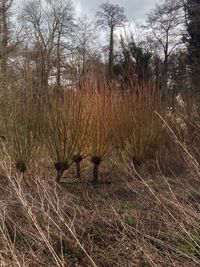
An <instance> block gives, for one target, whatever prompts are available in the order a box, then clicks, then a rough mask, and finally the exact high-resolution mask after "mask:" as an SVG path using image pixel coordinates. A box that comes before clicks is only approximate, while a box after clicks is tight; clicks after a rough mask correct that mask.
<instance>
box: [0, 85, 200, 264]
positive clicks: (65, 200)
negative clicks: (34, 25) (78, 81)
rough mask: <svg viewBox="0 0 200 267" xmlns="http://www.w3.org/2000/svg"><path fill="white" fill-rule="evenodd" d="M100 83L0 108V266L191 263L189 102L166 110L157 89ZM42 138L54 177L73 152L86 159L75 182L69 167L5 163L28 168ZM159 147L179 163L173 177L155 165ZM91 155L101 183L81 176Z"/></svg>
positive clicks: (194, 183) (196, 232) (194, 244)
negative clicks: (0, 135)
mask: <svg viewBox="0 0 200 267" xmlns="http://www.w3.org/2000/svg"><path fill="white" fill-rule="evenodd" d="M90 86H91V87H90ZM104 86H105V84H104V85H102V84H101V85H100V86H97V84H95V83H92V84H89V86H88V89H90V92H89V93H88V92H87V93H86V92H85V91H84V90H83V92H81V93H79V92H71V91H69V92H67V93H66V95H64V96H63V97H56V98H55V97H52V96H50V97H49V99H48V101H46V100H45V101H44V100H43V99H42V101H41V103H40V105H39V103H38V102H34V101H33V99H34V98H28V99H27V98H26V101H27V102H26V101H24V98H23V99H22V98H16V99H19V101H14V102H13V101H11V102H10V104H11V105H10V104H8V106H6V105H5V106H4V108H5V111H6V112H8V111H9V110H10V111H11V112H10V113H6V112H5V113H4V114H2V115H4V116H2V118H3V119H2V120H1V121H2V122H3V124H2V125H3V126H4V128H3V129H4V131H5V136H6V141H5V140H4V141H3V140H2V141H1V144H2V147H3V148H4V150H3V152H4V153H3V155H2V156H3V157H1V160H0V164H1V176H0V177H1V185H0V263H1V266H10V267H14V266H20V267H21V266H24V267H31V266H33V267H37V266H52V267H54V266H55V267H58V266H59V267H60V266H62V267H64V266H80V267H84V266H85V267H86V266H87V267H88V266H93V267H94V266H95V267H96V266H103V267H104V266H105V267H111V266H123V267H124V266H127V267H133V266H135V267H144V266H145V267H148V266H154V267H155V266H158V267H166V266H170V267H174V266H175V267H180V266H181V267H188V266H191V267H193V266H200V237H199V236H200V216H199V204H200V194H199V190H200V182H199V178H200V172H199V159H198V155H199V154H198V144H199V143H198V141H199V134H198V133H199V113H198V110H197V109H192V114H193V116H192V117H190V116H189V113H188V110H187V109H186V108H184V109H176V112H175V113H173V116H171V117H167V118H166V117H165V112H164V110H165V105H164V104H163V102H162V101H161V95H160V93H158V92H154V91H149V90H148V88H143V89H141V91H140V92H139V93H138V92H135V93H131V94H127V95H126V94H124V95H121V94H120V93H119V92H118V91H117V90H116V88H115V87H114V90H113V91H112V90H111V91H109V92H107V93H106V92H105V87H104ZM110 87H111V86H109V88H110ZM16 99H15V100H16ZM22 100H23V101H22ZM43 101H44V102H43ZM22 102H23V104H24V105H21V103H22ZM33 103H34V105H33ZM41 104H42V105H41ZM25 110H26V111H27V112H25ZM38 110H39V113H40V117H39V119H38V116H36V115H37V112H38ZM5 114H7V115H6V116H5ZM4 117H5V118H4ZM36 118H37V119H36ZM174 118H175V119H177V118H181V120H183V121H184V124H185V127H186V128H182V125H178V124H175V123H174V122H175V119H174ZM190 118H191V119H190ZM6 122H8V123H7V124H6ZM185 129H186V130H187V131H185ZM166 132H167V133H168V135H167V136H166V134H165V133H166ZM191 133H192V136H193V137H194V138H190V137H191V136H190V134H191ZM38 137H39V138H38ZM169 140H170V145H168V144H166V143H167V142H168V143H169ZM163 143H165V144H164V145H163ZM43 145H44V150H43V151H42V154H41V155H40V157H41V158H42V160H46V161H47V162H48V164H51V165H52V162H53V163H54V167H55V168H56V170H57V181H60V179H61V177H62V175H63V172H64V171H65V170H66V169H68V168H69V167H71V165H73V163H74V162H75V163H77V162H76V157H77V158H78V157H80V159H81V160H82V159H83V158H86V157H87V158H86V159H84V162H83V167H84V168H82V172H81V182H80V180H76V179H75V175H74V172H73V169H72V168H69V171H68V174H67V179H66V180H65V179H64V177H63V180H62V182H61V181H60V183H56V181H55V179H53V174H52V172H51V169H47V168H46V169H43V168H42V167H41V168H33V169H30V170H29V172H25V173H24V175H23V177H24V178H25V179H22V176H21V174H19V173H16V172H13V163H14V164H15V165H16V163H17V162H21V161H22V162H24V164H25V166H26V168H27V167H28V166H29V165H30V164H31V162H32V160H35V159H37V157H36V154H37V153H36V152H37V151H38V149H39V148H40V149H41V148H42V147H43ZM167 147H168V151H169V153H168V157H169V158H170V160H173V161H174V163H173V164H174V165H177V164H178V163H179V160H180V159H181V164H184V171H183V170H182V172H180V173H179V175H175V172H173V171H171V173H170V175H168V176H167V175H165V173H163V172H162V170H163V168H162V167H161V165H162V164H168V162H167V161H165V160H166V159H165V155H164V152H165V151H166V148H167ZM172 147H173V149H174V150H172V149H171V148H172ZM163 149H164V150H163ZM116 150H117V153H116ZM47 156H48V159H46V157H47ZM81 160H80V161H79V163H80V162H81ZM91 161H92V163H93V164H94V169H93V182H97V181H98V178H99V176H98V174H99V172H98V171H99V170H98V167H99V165H100V164H101V169H100V175H101V180H102V181H110V183H109V184H108V183H107V184H106V183H99V184H96V186H95V187H93V186H92V185H91V184H90V183H89V180H90V176H91V172H92V166H91ZM40 162H41V161H37V164H38V165H39V164H40ZM139 162H142V163H143V166H142V167H141V168H140V171H139V169H138V168H137V167H138V165H139ZM161 163H162V164H161ZM59 164H60V165H59ZM72 167H73V166H72ZM76 167H78V168H79V169H78V172H79V176H80V165H79V166H77V165H76ZM168 167H169V168H171V167H172V166H171V165H170V166H168ZM150 169H151V171H149V170H150ZM20 170H21V172H23V171H22V169H20ZM77 174H78V173H77ZM24 180H25V181H28V182H27V183H25V182H24Z"/></svg>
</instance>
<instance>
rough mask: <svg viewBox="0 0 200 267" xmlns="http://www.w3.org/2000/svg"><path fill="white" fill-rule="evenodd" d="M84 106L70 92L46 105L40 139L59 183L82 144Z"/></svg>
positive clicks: (74, 94)
mask: <svg viewBox="0 0 200 267" xmlns="http://www.w3.org/2000/svg"><path fill="white" fill-rule="evenodd" d="M82 111H83V105H82V103H81V99H80V98H78V99H77V97H76V93H75V92H72V91H69V92H67V93H66V94H65V95H64V96H63V98H60V97H56V98H54V97H53V98H52V97H50V98H49V103H47V104H46V108H45V111H44V116H43V118H42V127H41V133H40V138H41V140H42V142H43V143H44V145H45V147H46V150H47V152H48V153H49V155H50V157H51V159H52V160H53V162H54V167H55V169H56V171H57V177H56V180H57V182H59V181H60V179H61V178H62V176H63V173H64V171H65V170H67V169H68V168H69V166H70V165H71V164H72V163H73V157H74V155H75V153H76V151H77V147H78V143H79V142H80V139H81V136H80V131H79V129H80V127H81V122H82V121H81V119H82Z"/></svg>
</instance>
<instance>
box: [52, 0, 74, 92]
mask: <svg viewBox="0 0 200 267" xmlns="http://www.w3.org/2000/svg"><path fill="white" fill-rule="evenodd" d="M48 1H49V4H50V9H51V13H52V16H51V17H52V24H55V25H56V27H57V28H56V40H55V44H56V85H57V89H58V90H60V88H61V66H62V50H63V49H64V48H66V46H67V44H66V42H67V41H68V39H69V36H71V35H72V32H73V31H74V26H75V25H74V17H73V7H72V3H71V1H70V0H68V1H63V0H56V1H55V0H48ZM63 39H65V40H63Z"/></svg>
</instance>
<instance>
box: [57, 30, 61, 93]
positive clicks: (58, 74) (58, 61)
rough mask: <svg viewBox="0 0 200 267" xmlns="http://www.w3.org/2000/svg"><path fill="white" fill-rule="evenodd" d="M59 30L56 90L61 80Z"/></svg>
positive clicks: (58, 88)
mask: <svg viewBox="0 0 200 267" xmlns="http://www.w3.org/2000/svg"><path fill="white" fill-rule="evenodd" d="M60 35H61V33H60V31H59V32H58V40H57V59H56V60H57V62H56V65H57V66H56V68H57V70H56V85H57V90H58V91H59V92H60V87H61V82H60V76H61V65H60V60H61V59H60Z"/></svg>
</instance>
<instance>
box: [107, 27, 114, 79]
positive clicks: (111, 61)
mask: <svg viewBox="0 0 200 267" xmlns="http://www.w3.org/2000/svg"><path fill="white" fill-rule="evenodd" d="M113 34H114V28H113V27H111V28H110V44H109V65H108V74H109V77H110V78H111V79H112V78H113V50H114V40H113V38H114V37H113Z"/></svg>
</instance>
